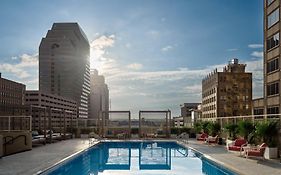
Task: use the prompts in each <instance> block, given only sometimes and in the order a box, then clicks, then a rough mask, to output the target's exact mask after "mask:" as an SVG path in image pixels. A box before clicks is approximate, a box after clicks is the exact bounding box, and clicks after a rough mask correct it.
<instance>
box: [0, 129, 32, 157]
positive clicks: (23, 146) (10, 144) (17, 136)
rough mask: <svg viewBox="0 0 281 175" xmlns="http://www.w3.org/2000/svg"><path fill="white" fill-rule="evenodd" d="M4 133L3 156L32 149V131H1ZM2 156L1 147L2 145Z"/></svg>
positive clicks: (0, 133)
mask: <svg viewBox="0 0 281 175" xmlns="http://www.w3.org/2000/svg"><path fill="white" fill-rule="evenodd" d="M0 135H2V136H3V137H2V139H1V137H0V139H1V141H0V144H1V142H2V144H1V145H2V147H3V156H5V155H10V154H14V153H18V152H22V151H27V150H31V149H32V136H31V132H30V131H0ZM0 157H1V147H0Z"/></svg>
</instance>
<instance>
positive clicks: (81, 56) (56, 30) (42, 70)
mask: <svg viewBox="0 0 281 175" xmlns="http://www.w3.org/2000/svg"><path fill="white" fill-rule="evenodd" d="M89 57H90V45H89V41H88V39H87V37H86V35H85V33H84V32H83V30H82V29H81V28H80V26H79V25H78V24H77V23H54V24H53V26H52V29H51V30H48V33H47V35H46V37H44V38H42V40H41V43H40V47H39V90H40V92H42V93H47V94H54V95H58V96H62V97H66V98H68V99H72V100H75V101H76V102H77V106H78V117H80V118H87V117H88V101H89V94H90V60H89Z"/></svg>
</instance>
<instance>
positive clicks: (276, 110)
mask: <svg viewBox="0 0 281 175" xmlns="http://www.w3.org/2000/svg"><path fill="white" fill-rule="evenodd" d="M266 112H267V114H279V107H277V106H275V107H268V108H267V111H266Z"/></svg>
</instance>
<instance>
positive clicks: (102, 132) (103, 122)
mask: <svg viewBox="0 0 281 175" xmlns="http://www.w3.org/2000/svg"><path fill="white" fill-rule="evenodd" d="M114 113H115V114H116V113H117V114H121V113H127V114H128V130H129V132H128V134H129V135H128V137H129V138H131V111H101V120H102V121H101V125H102V127H101V135H102V137H106V133H105V132H106V128H105V124H106V123H105V121H106V114H108V115H109V114H114ZM99 120H100V118H99Z"/></svg>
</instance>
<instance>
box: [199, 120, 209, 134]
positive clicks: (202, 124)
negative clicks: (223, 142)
mask: <svg viewBox="0 0 281 175" xmlns="http://www.w3.org/2000/svg"><path fill="white" fill-rule="evenodd" d="M210 123H211V122H209V121H203V122H202V123H201V126H202V130H203V132H204V133H207V134H209V129H208V125H209V124H210Z"/></svg>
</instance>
